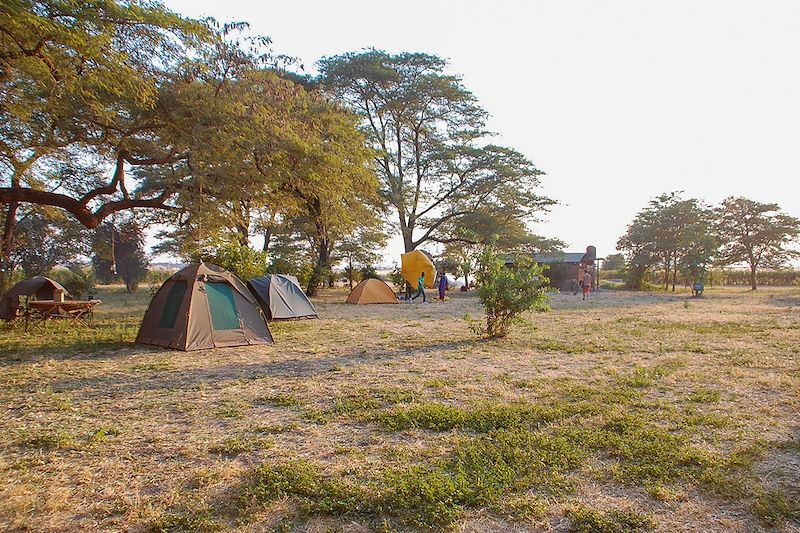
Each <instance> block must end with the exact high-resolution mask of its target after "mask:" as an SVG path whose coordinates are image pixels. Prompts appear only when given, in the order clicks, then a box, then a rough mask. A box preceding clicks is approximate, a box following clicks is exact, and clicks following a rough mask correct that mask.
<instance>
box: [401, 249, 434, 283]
mask: <svg viewBox="0 0 800 533" xmlns="http://www.w3.org/2000/svg"><path fill="white" fill-rule="evenodd" d="M400 261H401V265H402V266H401V271H402V273H403V278H405V280H406V281H407V282H408V283H409V284H410V285H411V287H413V288H414V289H416V288H417V279H418V278H419V275H420V274H421V273H422V272H425V286H426V287H428V288H429V289H432V288H433V287H434V286H435V285H434V284H435V283H436V268H435V267H434V266H433V262H432V261H431V260H430V259H429V258H428V256H427V255H425V254H424V253H422V252H421V251H420V250H414V251H411V252H408V253H407V254H402V255H401V256H400Z"/></svg>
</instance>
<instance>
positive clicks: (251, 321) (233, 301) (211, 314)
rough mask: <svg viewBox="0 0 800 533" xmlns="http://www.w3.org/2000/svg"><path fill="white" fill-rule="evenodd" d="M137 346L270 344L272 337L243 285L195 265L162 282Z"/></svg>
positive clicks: (212, 268)
mask: <svg viewBox="0 0 800 533" xmlns="http://www.w3.org/2000/svg"><path fill="white" fill-rule="evenodd" d="M136 342H137V343H141V344H153V345H155V346H164V347H165V348H174V349H176V350H184V351H190V350H203V349H208V348H219V347H223V346H243V345H247V344H269V343H271V342H272V335H271V334H270V332H269V328H268V327H267V323H266V322H265V321H264V318H263V316H262V315H261V313H260V311H259V309H258V303H257V302H256V299H255V297H254V296H253V295H252V294H251V293H250V291H249V290H247V287H246V286H245V284H244V283H242V282H241V281H240V280H239V278H237V277H236V276H234V275H233V274H231V273H230V272H228V271H227V270H225V269H224V268H220V267H218V266H216V265H211V264H207V263H200V264H199V265H191V266H188V267H186V268H184V269H183V270H181V271H180V272H178V273H176V274H174V275H173V276H172V277H171V278H169V279H168V280H167V281H165V282H164V284H163V285H162V286H161V288H160V289H159V290H158V292H157V293H156V295H155V296H154V297H153V300H152V301H151V302H150V307H148V308H147V312H146V313H145V315H144V320H142V327H141V328H140V329H139V335H138V336H137V337H136Z"/></svg>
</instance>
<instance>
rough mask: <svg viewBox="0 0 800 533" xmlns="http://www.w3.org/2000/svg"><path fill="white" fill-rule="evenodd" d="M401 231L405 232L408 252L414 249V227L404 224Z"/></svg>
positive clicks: (404, 242) (404, 241) (405, 246)
mask: <svg viewBox="0 0 800 533" xmlns="http://www.w3.org/2000/svg"><path fill="white" fill-rule="evenodd" d="M400 231H401V232H402V234H403V247H404V248H405V251H406V253H408V252H413V251H414V228H409V227H408V226H406V225H405V224H402V226H401V228H400Z"/></svg>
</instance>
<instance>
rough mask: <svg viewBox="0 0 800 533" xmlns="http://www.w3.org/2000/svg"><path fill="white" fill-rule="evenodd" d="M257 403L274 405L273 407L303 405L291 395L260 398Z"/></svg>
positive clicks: (273, 395)
mask: <svg viewBox="0 0 800 533" xmlns="http://www.w3.org/2000/svg"><path fill="white" fill-rule="evenodd" d="M258 401H260V402H263V403H268V404H270V405H274V406H275V407H300V406H302V405H303V402H302V401H300V399H299V398H297V397H296V396H294V395H292V394H272V395H269V396H262V397H261V398H259V399H258Z"/></svg>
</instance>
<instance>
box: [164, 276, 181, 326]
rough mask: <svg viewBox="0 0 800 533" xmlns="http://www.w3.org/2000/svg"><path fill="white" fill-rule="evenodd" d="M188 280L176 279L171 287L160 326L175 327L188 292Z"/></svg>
mask: <svg viewBox="0 0 800 533" xmlns="http://www.w3.org/2000/svg"><path fill="white" fill-rule="evenodd" d="M186 287H187V285H186V282H185V281H176V282H175V283H173V284H172V287H170V288H169V294H167V302H166V303H165V304H164V310H163V311H162V312H161V320H160V321H159V322H158V327H160V328H164V329H172V328H174V327H175V320H176V319H177V318H178V310H179V309H180V308H181V303H182V302H183V296H184V295H185V294H186Z"/></svg>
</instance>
